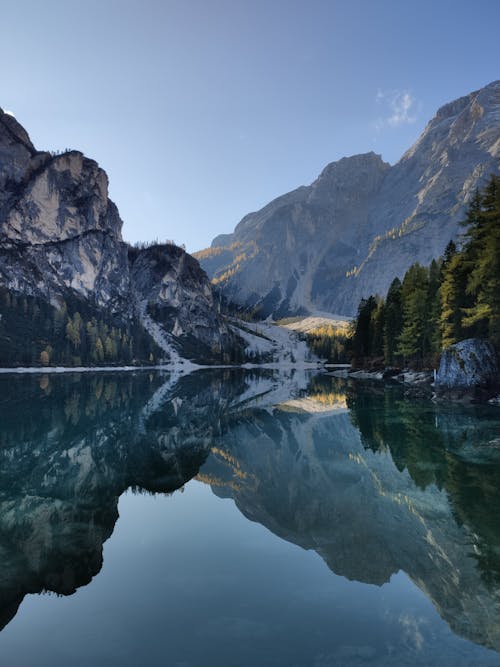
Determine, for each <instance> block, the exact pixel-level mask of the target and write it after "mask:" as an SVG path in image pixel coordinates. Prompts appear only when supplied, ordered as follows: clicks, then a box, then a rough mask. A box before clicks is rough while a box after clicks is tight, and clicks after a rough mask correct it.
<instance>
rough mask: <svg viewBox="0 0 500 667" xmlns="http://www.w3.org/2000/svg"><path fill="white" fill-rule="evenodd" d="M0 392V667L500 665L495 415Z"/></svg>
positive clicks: (157, 393)
mask: <svg viewBox="0 0 500 667" xmlns="http://www.w3.org/2000/svg"><path fill="white" fill-rule="evenodd" d="M0 397H1V398H0V419H1V431H0V446H1V448H0V503H1V513H0V562H1V568H0V624H1V625H2V626H3V629H2V631H1V632H0V656H1V658H2V664H5V665H9V666H11V665H12V666H15V667H17V666H28V665H29V666H31V665H42V666H45V665H47V666H49V665H51V666H59V665H61V666H62V665H65V666H66V665H77V666H79V665H82V666H83V665H99V666H100V665H103V666H104V665H106V666H113V665H124V666H125V665H127V666H128V665H130V666H132V665H152V666H156V665H158V666H159V665H161V666H165V665H175V666H179V667H180V666H183V667H187V666H195V665H228V666H229V665H231V666H232V665H287V666H288V665H291V666H293V665H300V666H303V665H304V666H305V665H312V666H314V667H326V666H330V665H335V666H336V665H346V666H354V665H381V666H382V665H383V666H386V665H389V666H392V665H454V666H455V665H457V666H461V665H471V666H472V665H499V664H500V656H499V653H498V651H500V604H499V603H500V525H499V521H498V517H499V516H500V498H499V489H500V483H499V482H500V412H499V411H498V410H497V409H494V408H484V407H463V406H459V407H454V406H449V405H442V406H439V405H434V404H433V403H432V402H430V401H425V400H415V399H413V400H408V399H405V398H404V397H403V396H402V395H401V393H400V391H399V390H398V389H396V388H388V389H385V390H384V389H382V388H381V387H376V386H375V387H369V386H363V385H348V384H346V383H343V382H342V381H339V380H335V379H333V378H330V377H325V376H319V375H317V376H312V375H309V376H307V375H304V374H300V373H296V374H293V373H290V374H288V375H285V374H272V373H271V372H266V373H264V372H261V373H255V372H253V373H251V372H243V371H236V370H235V371H222V370H221V371H203V372H199V373H195V374H191V375H189V376H186V377H182V378H180V379H177V380H176V379H175V378H172V377H169V376H168V375H161V374H159V373H146V372H138V373H134V374H126V373H123V374H119V373H115V374H98V373H96V374H82V375H76V374H75V375H73V374H71V375H61V376H59V375H58V376H34V377H24V376H5V377H2V378H0Z"/></svg>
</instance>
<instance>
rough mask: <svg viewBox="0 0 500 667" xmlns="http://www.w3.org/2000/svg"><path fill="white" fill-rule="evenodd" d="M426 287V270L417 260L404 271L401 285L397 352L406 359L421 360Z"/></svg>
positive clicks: (427, 278)
mask: <svg viewBox="0 0 500 667" xmlns="http://www.w3.org/2000/svg"><path fill="white" fill-rule="evenodd" d="M428 289H429V276H428V270H427V269H426V268H425V267H423V266H421V265H420V264H418V262H417V263H416V264H413V265H412V266H411V267H410V268H409V269H408V271H407V272H406V274H405V277H404V279H403V284H402V287H401V302H402V307H403V328H402V330H401V334H400V336H399V338H398V348H397V352H398V354H400V355H401V356H402V357H403V358H404V359H405V360H406V361H411V360H415V361H417V362H419V363H422V360H423V355H424V335H425V326H426V309H427V294H428Z"/></svg>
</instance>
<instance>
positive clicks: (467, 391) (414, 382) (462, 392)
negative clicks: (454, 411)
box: [329, 338, 500, 407]
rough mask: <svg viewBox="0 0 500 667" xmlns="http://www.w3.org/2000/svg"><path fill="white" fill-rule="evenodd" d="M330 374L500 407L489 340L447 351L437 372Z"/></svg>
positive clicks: (416, 393) (343, 371) (471, 341)
mask: <svg viewBox="0 0 500 667" xmlns="http://www.w3.org/2000/svg"><path fill="white" fill-rule="evenodd" d="M329 375H333V376H334V377H341V378H346V379H349V380H351V379H352V380H362V381H374V382H386V383H391V384H394V383H398V384H402V385H404V388H405V396H408V397H422V398H431V399H433V400H452V401H459V402H463V403H488V404H489V405H495V406H499V407H500V370H499V364H498V358H497V353H496V351H495V349H494V347H493V346H492V345H491V343H489V342H488V341H486V340H482V339H478V338H469V339H467V340H463V341H460V342H459V343H456V344H455V345H451V346H450V347H448V348H447V349H446V350H444V351H443V353H442V355H441V359H440V363H439V368H438V369H436V370H430V371H429V370H423V371H414V370H410V369H403V370H401V369H399V368H384V369H379V370H367V369H358V368H352V367H350V368H342V369H337V370H333V371H329Z"/></svg>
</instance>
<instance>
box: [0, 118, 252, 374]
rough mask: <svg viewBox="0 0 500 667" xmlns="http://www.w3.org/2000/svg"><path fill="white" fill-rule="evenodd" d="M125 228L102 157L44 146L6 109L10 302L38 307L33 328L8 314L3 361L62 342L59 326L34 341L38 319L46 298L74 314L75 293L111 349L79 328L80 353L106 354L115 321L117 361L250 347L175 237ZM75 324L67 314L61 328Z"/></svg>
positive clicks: (1, 212) (1, 144)
mask: <svg viewBox="0 0 500 667" xmlns="http://www.w3.org/2000/svg"><path fill="white" fill-rule="evenodd" d="M121 228H122V220H121V219H120V215H119V213H118V209H117V207H116V206H115V204H114V203H113V202H112V201H111V200H110V199H109V198H108V178H107V175H106V173H105V172H104V171H103V170H102V169H101V168H100V167H99V165H98V164H97V163H96V162H95V161H94V160H90V159H88V158H86V157H85V156H84V155H83V154H82V153H80V152H78V151H68V152H65V153H63V154H60V155H53V154H51V153H48V152H40V151H37V150H36V149H35V147H34V146H33V144H32V143H31V141H30V139H29V136H28V134H27V133H26V131H25V130H24V129H23V128H22V127H21V125H20V124H19V123H18V122H17V121H16V120H15V119H14V118H13V117H12V116H10V115H8V114H5V113H4V112H3V111H1V110H0V290H1V289H3V290H4V294H5V293H7V292H8V295H7V296H6V297H5V298H6V300H7V301H8V302H9V303H12V297H16V298H17V297H21V298H24V299H26V298H30V299H34V300H36V302H33V303H32V304H31V306H28V305H27V303H26V302H25V306H24V314H25V315H26V320H27V322H26V326H23V325H22V323H20V322H19V321H18V320H20V317H19V315H21V319H22V314H20V313H15V314H13V313H9V315H10V316H11V317H10V319H8V318H4V319H3V321H2V318H0V329H1V328H2V322H3V328H4V329H5V331H2V330H0V341H2V340H5V341H6V342H5V344H4V345H3V346H2V345H1V344H0V365H15V364H16V363H20V362H21V358H18V356H19V355H20V356H21V357H22V360H23V361H24V363H33V362H35V363H36V361H37V360H38V359H39V355H40V354H41V353H42V352H43V350H44V349H49V348H47V346H49V347H50V348H51V349H52V350H54V349H56V348H57V347H58V346H60V340H56V339H57V337H58V333H57V332H56V331H55V329H56V328H57V327H52V330H51V329H50V327H48V328H47V330H46V331H44V332H41V333H40V332H36V333H35V332H33V334H32V335H33V336H35V335H36V336H37V338H36V340H35V339H34V338H31V339H30V334H31V332H30V327H29V320H30V317H32V315H33V311H34V310H37V312H39V311H40V308H43V307H44V304H47V306H48V309H47V314H46V318H47V319H48V320H51V319H52V320H54V319H57V315H53V314H52V313H51V311H50V308H52V309H55V310H58V311H61V310H63V311H64V312H66V310H65V309H66V307H67V303H68V302H70V301H71V302H73V303H75V300H76V304H75V305H74V307H73V309H72V311H71V312H69V316H70V317H71V316H72V315H74V313H75V312H79V313H80V314H81V313H82V308H84V309H85V311H86V316H87V319H90V318H91V317H92V316H93V315H94V316H95V317H96V318H97V319H102V320H103V321H104V320H105V322H106V325H107V326H108V329H107V330H106V331H107V333H104V334H101V338H102V340H101V344H102V346H103V348H102V350H103V351H102V352H101V351H100V350H99V349H97V348H96V350H95V352H94V354H93V356H92V357H89V354H87V357H85V352H84V351H83V352H82V351H81V350H79V349H78V348H77V341H78V340H80V341H81V339H82V337H83V336H84V334H85V332H84V331H83V329H82V331H81V332H77V334H75V335H74V336H73V339H72V340H73V347H74V349H73V348H71V353H72V354H73V357H74V358H75V359H76V358H77V359H84V361H87V358H91V359H92V361H94V362H95V361H98V360H99V357H100V356H101V357H104V356H105V354H106V350H105V348H104V342H105V338H106V336H107V335H108V334H109V332H111V331H112V330H113V327H115V328H116V327H118V328H119V329H120V333H119V334H118V335H116V336H115V342H114V343H113V341H111V342H110V343H109V345H108V351H109V350H110V351H111V352H110V353H109V357H110V359H109V360H111V361H115V362H116V361H122V362H123V361H124V360H125V359H124V358H123V356H121V357H120V350H122V349H126V350H127V354H128V357H127V359H126V361H130V360H133V359H135V358H139V359H141V358H142V359H145V360H148V359H150V358H151V355H153V358H154V359H155V360H159V357H160V358H161V359H163V360H166V361H178V360H179V359H180V356H179V354H180V353H181V354H182V353H184V355H186V356H187V357H189V358H193V357H196V359H197V360H203V361H205V362H213V361H217V362H219V361H223V360H225V361H228V360H230V359H231V356H232V354H233V352H234V350H238V349H239V348H241V347H242V344H241V341H239V340H238V339H237V338H236V336H234V335H232V334H231V333H230V331H229V329H228V328H227V326H226V325H225V323H224V321H223V318H222V317H221V314H220V310H219V309H218V308H217V305H216V302H215V298H214V294H213V293H212V288H211V285H210V283H209V281H208V279H207V276H206V275H205V273H204V272H203V271H202V270H201V269H200V267H199V265H198V263H197V261H196V260H195V259H193V258H192V257H190V256H189V255H187V253H186V252H185V251H184V250H183V249H181V248H177V247H173V246H170V245H164V246H161V245H157V246H155V247H154V248H147V249H142V250H137V249H130V248H129V247H128V245H127V244H126V243H124V241H123V239H122V236H121ZM129 257H131V258H132V260H133V261H131V262H129ZM4 302H5V300H4ZM33 304H34V305H33ZM146 311H147V312H146ZM14 315H15V317H14ZM157 317H159V318H160V321H156V319H155V318H157ZM16 318H17V319H16ZM14 320H15V322H14ZM65 326H66V322H65V321H62V324H61V325H60V326H59V329H60V328H63V330H64V327H65ZM70 326H73V324H72V323H70ZM82 326H85V323H83V325H82ZM14 327H17V328H18V329H19V331H18V330H16V331H14V330H13V329H14ZM21 329H23V331H20V330H21ZM141 331H142V333H141ZM20 333H22V335H23V337H24V338H25V339H26V341H25V342H26V346H25V349H24V348H20V347H19V345H17V347H16V348H15V350H14V347H13V345H12V344H11V343H10V339H11V338H12V336H16V337H17V338H18V339H20V338H21V336H20ZM139 339H140V341H139ZM181 339H182V340H181ZM124 341H125V342H124ZM138 341H139V342H138ZM113 346H114V348H115V349H114V351H113ZM13 350H14V351H13ZM47 354H48V353H47ZM16 355H17V356H16ZM67 357H68V355H66V358H63V359H62V363H67ZM102 360H103V361H105V360H106V359H102ZM59 362H60V363H61V359H59Z"/></svg>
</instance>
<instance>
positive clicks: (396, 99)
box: [375, 89, 420, 130]
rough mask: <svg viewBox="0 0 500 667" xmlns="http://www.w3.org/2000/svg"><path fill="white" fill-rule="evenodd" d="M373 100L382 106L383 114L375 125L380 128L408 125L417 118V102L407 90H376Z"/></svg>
mask: <svg viewBox="0 0 500 667" xmlns="http://www.w3.org/2000/svg"><path fill="white" fill-rule="evenodd" d="M375 101H376V103H377V104H379V105H383V107H384V112H385V114H384V116H383V117H381V118H379V119H378V120H377V121H376V123H375V127H376V128H377V129H378V130H381V129H382V128H383V127H387V126H389V127H399V126H400V125H409V124H411V123H414V122H415V121H416V120H417V113H418V110H419V106H420V105H419V103H418V102H417V99H416V98H415V97H414V96H413V95H412V94H411V93H410V92H409V91H408V90H392V91H389V92H387V91H383V90H380V89H379V90H378V91H377V94H376V96H375Z"/></svg>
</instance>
